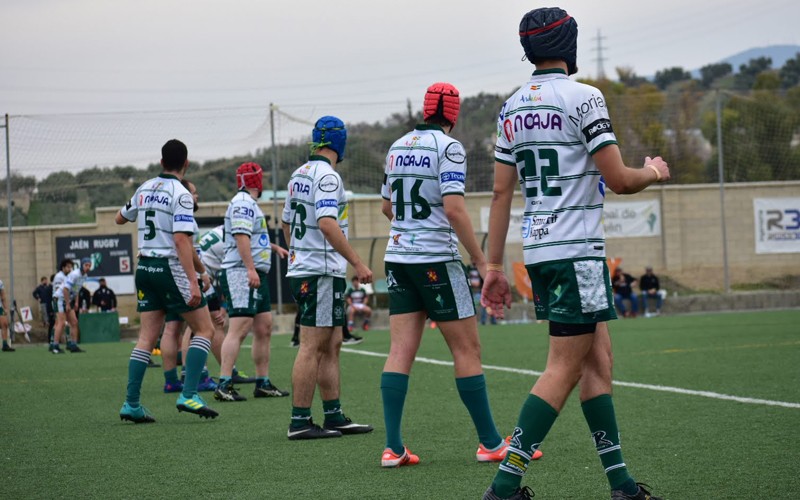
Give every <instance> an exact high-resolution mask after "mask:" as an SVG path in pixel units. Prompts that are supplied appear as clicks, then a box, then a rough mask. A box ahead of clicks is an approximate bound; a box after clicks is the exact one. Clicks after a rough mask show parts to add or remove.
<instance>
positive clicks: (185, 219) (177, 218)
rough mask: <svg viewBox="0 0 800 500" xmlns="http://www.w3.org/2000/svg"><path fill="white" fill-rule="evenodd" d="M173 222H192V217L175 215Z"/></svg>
mask: <svg viewBox="0 0 800 500" xmlns="http://www.w3.org/2000/svg"><path fill="white" fill-rule="evenodd" d="M172 220H173V221H174V222H194V217H192V216H191V215H182V214H179V215H176V216H175V217H174V218H173V219H172Z"/></svg>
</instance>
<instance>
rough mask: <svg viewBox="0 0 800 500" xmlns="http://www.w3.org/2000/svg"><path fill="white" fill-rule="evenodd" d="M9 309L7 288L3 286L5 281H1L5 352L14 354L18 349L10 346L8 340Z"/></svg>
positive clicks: (0, 329)
mask: <svg viewBox="0 0 800 500" xmlns="http://www.w3.org/2000/svg"><path fill="white" fill-rule="evenodd" d="M7 310H8V307H7V306H6V287H5V285H4V284H3V281H2V280H0V333H2V337H3V352H14V351H16V349H14V348H13V347H11V346H10V345H9V338H8V316H7V315H6V311H7Z"/></svg>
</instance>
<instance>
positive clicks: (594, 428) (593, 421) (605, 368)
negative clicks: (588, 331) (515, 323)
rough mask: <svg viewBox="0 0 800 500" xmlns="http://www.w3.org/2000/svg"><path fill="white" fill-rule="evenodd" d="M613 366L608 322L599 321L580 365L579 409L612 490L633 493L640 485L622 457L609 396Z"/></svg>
mask: <svg viewBox="0 0 800 500" xmlns="http://www.w3.org/2000/svg"><path fill="white" fill-rule="evenodd" d="M612 367H613V355H612V353H611V337H610V336H609V333H608V323H598V324H597V330H596V331H595V334H594V343H593V344H592V348H591V351H590V352H589V355H588V356H587V357H586V359H585V362H584V365H583V369H582V376H581V382H580V399H581V409H582V410H583V416H584V418H585V419H586V423H587V424H588V425H589V432H590V433H591V436H592V439H593V441H594V445H595V448H596V449H597V454H598V456H599V457H600V462H601V463H602V464H603V469H604V470H605V474H606V478H607V479H608V484H609V486H610V487H611V490H612V491H614V490H619V491H622V492H623V493H624V494H625V495H630V496H635V495H636V494H637V493H638V491H639V486H638V485H637V484H636V481H635V480H634V479H633V478H632V477H631V476H630V474H629V472H628V468H627V466H626V464H625V460H624V459H623V457H622V449H621V446H620V438H619V427H618V426H617V418H616V414H615V412H614V402H613V399H612V396H611V373H612Z"/></svg>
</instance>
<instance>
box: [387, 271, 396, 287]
mask: <svg viewBox="0 0 800 500" xmlns="http://www.w3.org/2000/svg"><path fill="white" fill-rule="evenodd" d="M396 286H397V279H395V277H394V273H393V272H392V271H389V272H388V273H387V274H386V288H394V287H396Z"/></svg>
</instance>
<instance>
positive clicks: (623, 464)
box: [606, 462, 626, 474]
mask: <svg viewBox="0 0 800 500" xmlns="http://www.w3.org/2000/svg"><path fill="white" fill-rule="evenodd" d="M622 467H626V465H625V462H622V463H621V464H616V465H612V466H611V467H606V474H608V473H609V472H610V471H612V470H615V469H620V468H622Z"/></svg>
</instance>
